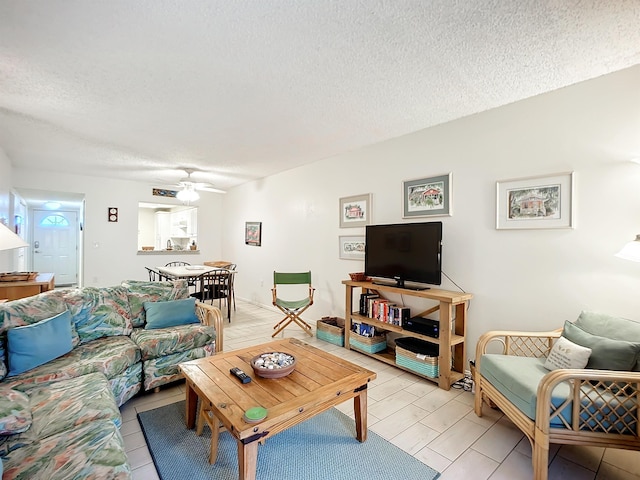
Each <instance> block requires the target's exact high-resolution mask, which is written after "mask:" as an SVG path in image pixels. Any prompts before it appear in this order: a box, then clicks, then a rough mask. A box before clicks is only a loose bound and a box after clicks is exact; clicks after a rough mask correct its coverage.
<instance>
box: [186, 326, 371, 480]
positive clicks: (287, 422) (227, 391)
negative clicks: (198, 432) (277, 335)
mask: <svg viewBox="0 0 640 480" xmlns="http://www.w3.org/2000/svg"><path fill="white" fill-rule="evenodd" d="M265 352H286V353H289V354H291V355H293V356H294V357H295V358H296V367H295V370H294V371H293V372H292V373H290V374H289V375H287V376H286V377H283V378H277V379H266V378H260V377H257V376H256V375H255V374H254V373H253V370H252V368H251V365H250V363H249V362H250V360H251V358H253V357H254V356H256V355H259V354H261V353H265ZM232 367H239V368H240V369H241V370H243V371H244V372H245V373H246V374H247V375H249V376H250V377H251V382H249V383H246V384H242V383H240V381H239V380H238V379H236V377H234V376H233V375H232V374H230V373H229V369H230V368H232ZM180 369H181V370H182V373H183V374H184V376H185V379H186V385H187V392H186V423H187V427H188V428H193V427H194V425H195V420H196V407H197V400H198V397H199V398H200V400H201V402H204V406H205V408H206V409H207V410H210V411H211V414H212V415H213V417H214V418H215V419H216V423H217V421H219V422H220V423H221V424H222V425H223V426H224V427H225V428H226V429H227V431H228V432H229V433H230V434H231V435H233V437H234V438H235V439H236V440H237V442H238V465H239V473H240V475H239V478H240V480H252V479H255V478H256V467H257V461H258V442H260V441H262V440H265V439H267V438H269V437H272V436H273V435H275V434H277V433H279V432H282V431H283V430H286V429H287V428H290V427H293V426H294V425H297V424H298V423H300V422H303V421H305V420H307V419H309V418H311V417H313V416H314V415H317V414H319V413H322V412H324V411H325V410H328V409H329V408H331V407H333V406H335V405H337V404H339V403H342V402H344V401H345V400H347V399H349V398H353V401H354V403H353V405H354V413H355V422H356V438H357V439H358V440H359V441H360V442H364V441H365V440H366V439H367V383H368V382H370V381H371V380H373V379H375V378H376V374H375V372H372V371H370V370H367V369H365V368H362V367H360V366H358V365H354V364H353V363H351V362H348V361H346V360H343V359H341V358H338V357H336V356H335V355H331V354H329V353H326V352H324V351H322V350H320V349H317V348H315V347H312V346H311V345H308V344H306V343H304V342H302V341H300V340H297V339H293V338H286V339H282V340H276V341H273V342H269V343H264V344H261V345H256V346H253V347H249V348H243V349H241V350H235V351H230V352H224V353H219V354H216V355H214V356H211V357H205V358H201V359H198V360H192V361H190V362H185V363H182V364H180ZM256 406H260V407H264V408H266V409H267V417H266V418H265V419H264V420H261V421H260V422H257V423H248V422H247V421H245V420H244V412H245V411H246V410H248V409H250V408H252V407H256ZM217 441H218V428H212V432H211V442H212V443H211V455H212V458H211V459H210V461H211V462H212V463H213V462H215V457H216V453H217Z"/></svg>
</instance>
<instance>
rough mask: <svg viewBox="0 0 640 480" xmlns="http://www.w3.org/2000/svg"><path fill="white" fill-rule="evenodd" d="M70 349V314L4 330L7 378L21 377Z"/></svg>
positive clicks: (63, 313)
mask: <svg viewBox="0 0 640 480" xmlns="http://www.w3.org/2000/svg"><path fill="white" fill-rule="evenodd" d="M72 348H73V345H72V343H71V315H70V314H69V311H65V312H62V313H60V314H58V315H56V316H55V317H51V318H47V319H46V320H42V321H40V322H38V323H34V324H32V325H26V326H24V327H15V328H11V329H9V330H8V331H7V351H8V354H9V356H8V358H9V376H12V375H20V374H21V373H23V372H26V371H27V370H31V369H32V368H34V367H37V366H39V365H42V364H44V363H47V362H49V361H51V360H53V359H55V358H58V357H60V356H61V355H64V354H65V353H68V352H70V351H71V349H72Z"/></svg>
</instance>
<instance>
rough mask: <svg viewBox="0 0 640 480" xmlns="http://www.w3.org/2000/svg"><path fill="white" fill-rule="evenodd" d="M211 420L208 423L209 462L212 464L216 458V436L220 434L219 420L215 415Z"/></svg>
mask: <svg viewBox="0 0 640 480" xmlns="http://www.w3.org/2000/svg"><path fill="white" fill-rule="evenodd" d="M203 413H204V412H203ZM205 415H206V414H205ZM211 420H212V421H211V424H210V425H209V426H210V427H211V449H210V450H209V463H210V464H211V465H213V464H214V463H216V460H217V459H218V437H219V436H220V421H219V420H218V419H217V418H216V417H215V416H214V417H213V418H212V419H211Z"/></svg>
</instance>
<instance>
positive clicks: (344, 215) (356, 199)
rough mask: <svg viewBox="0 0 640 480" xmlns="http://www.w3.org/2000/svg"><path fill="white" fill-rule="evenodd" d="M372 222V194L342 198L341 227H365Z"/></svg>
mask: <svg viewBox="0 0 640 480" xmlns="http://www.w3.org/2000/svg"><path fill="white" fill-rule="evenodd" d="M369 223H371V194H370V193H367V194H365V195H354V196H353V197H344V198H341V199H340V228H349V227H364V226H365V225H369Z"/></svg>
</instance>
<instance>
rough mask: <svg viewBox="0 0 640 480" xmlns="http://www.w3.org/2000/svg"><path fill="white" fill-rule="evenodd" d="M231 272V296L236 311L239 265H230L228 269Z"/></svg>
mask: <svg viewBox="0 0 640 480" xmlns="http://www.w3.org/2000/svg"><path fill="white" fill-rule="evenodd" d="M226 268H227V270H228V271H229V295H230V296H231V301H233V311H234V312H235V311H236V291H235V282H236V273H238V272H237V271H236V268H237V265H236V264H235V263H230V264H229V266H228V267H226Z"/></svg>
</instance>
